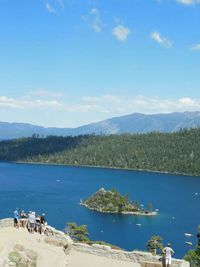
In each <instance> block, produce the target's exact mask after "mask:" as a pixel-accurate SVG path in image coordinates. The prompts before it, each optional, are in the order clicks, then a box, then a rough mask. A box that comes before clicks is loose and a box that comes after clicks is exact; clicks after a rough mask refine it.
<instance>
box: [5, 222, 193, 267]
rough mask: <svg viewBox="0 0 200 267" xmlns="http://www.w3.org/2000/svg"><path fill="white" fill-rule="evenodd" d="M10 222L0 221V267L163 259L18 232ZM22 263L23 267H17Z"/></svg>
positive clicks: (93, 266) (136, 266)
mask: <svg viewBox="0 0 200 267" xmlns="http://www.w3.org/2000/svg"><path fill="white" fill-rule="evenodd" d="M12 224H13V221H12V220H10V219H6V220H0V266H1V267H9V266H13V267H14V266H23V267H55V266H57V267H66V266H70V267H102V266H104V267H146V266H148V267H155V266H161V264H160V262H159V261H158V259H159V256H152V255H151V254H150V253H146V252H137V251H133V252H126V251H121V250H114V249H113V250H112V249H111V248H110V247H109V246H101V245H97V244H95V245H92V246H89V245H86V244H80V243H73V241H72V240H71V239H70V238H69V237H68V236H66V235H65V234H64V233H63V232H60V231H57V230H56V229H52V231H53V235H52V236H49V237H46V236H41V235H40V234H37V233H34V234H29V233H28V231H27V230H26V229H21V228H20V229H14V228H13V226H12ZM14 262H18V263H19V262H20V263H21V265H20V264H18V265H17V264H14ZM173 267H189V263H187V262H185V261H182V260H173Z"/></svg>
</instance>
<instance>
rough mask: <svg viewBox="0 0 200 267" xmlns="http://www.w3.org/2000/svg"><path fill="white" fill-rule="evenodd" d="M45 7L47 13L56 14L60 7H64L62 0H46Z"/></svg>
mask: <svg viewBox="0 0 200 267" xmlns="http://www.w3.org/2000/svg"><path fill="white" fill-rule="evenodd" d="M45 7H46V9H47V11H48V12H49V13H52V14H58V13H59V10H60V9H64V7H65V3H64V0H49V1H46V3H45Z"/></svg>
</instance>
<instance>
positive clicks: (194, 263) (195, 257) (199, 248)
mask: <svg viewBox="0 0 200 267" xmlns="http://www.w3.org/2000/svg"><path fill="white" fill-rule="evenodd" d="M197 240H198V241H197V245H196V248H195V249H193V250H189V251H188V252H187V254H186V255H185V257H184V259H185V260H186V261H189V262H190V266H191V267H199V266H200V225H199V226H198V233H197Z"/></svg>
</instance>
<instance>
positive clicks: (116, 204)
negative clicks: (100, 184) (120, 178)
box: [80, 188, 157, 216]
mask: <svg viewBox="0 0 200 267" xmlns="http://www.w3.org/2000/svg"><path fill="white" fill-rule="evenodd" d="M80 204H81V205H82V206H84V207H86V208H88V209H90V210H95V211H98V212H102V213H118V214H125V215H145V216H153V215H156V214H157V212H156V211H154V210H153V205H152V204H148V207H147V208H146V209H145V208H144V206H143V205H140V204H139V202H138V201H133V202H132V201H130V200H129V197H128V194H126V195H124V196H123V195H121V194H120V193H119V192H117V191H116V190H115V189H112V190H105V189H104V188H101V189H99V190H98V191H97V192H96V193H94V194H93V195H92V196H91V197H89V198H86V199H84V200H81V201H80Z"/></svg>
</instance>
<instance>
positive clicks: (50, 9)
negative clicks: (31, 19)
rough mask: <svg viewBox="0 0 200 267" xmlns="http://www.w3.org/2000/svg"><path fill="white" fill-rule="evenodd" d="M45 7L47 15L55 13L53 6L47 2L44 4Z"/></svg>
mask: <svg viewBox="0 0 200 267" xmlns="http://www.w3.org/2000/svg"><path fill="white" fill-rule="evenodd" d="M45 6H46V9H47V11H48V12H49V13H56V10H55V9H54V8H53V6H52V5H51V4H50V3H49V2H46V5H45Z"/></svg>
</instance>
